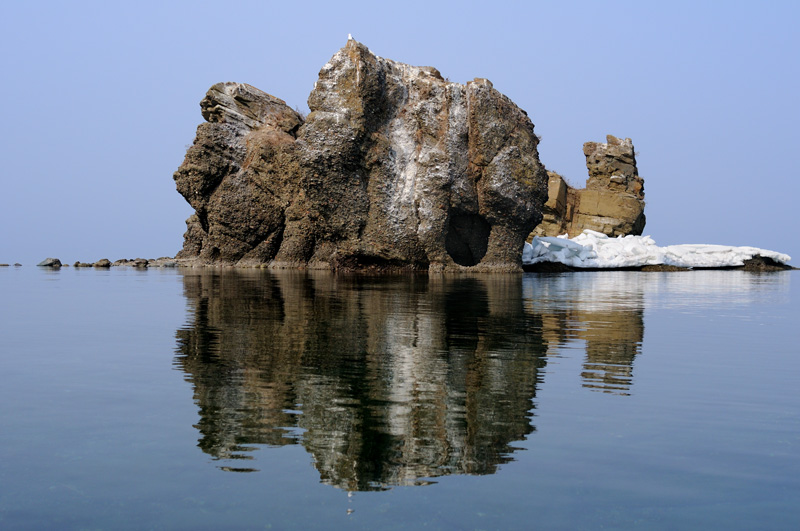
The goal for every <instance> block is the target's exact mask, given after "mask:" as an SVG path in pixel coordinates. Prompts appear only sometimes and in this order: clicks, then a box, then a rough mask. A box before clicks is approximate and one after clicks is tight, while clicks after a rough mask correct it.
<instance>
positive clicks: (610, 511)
mask: <svg viewBox="0 0 800 531" xmlns="http://www.w3.org/2000/svg"><path fill="white" fill-rule="evenodd" d="M798 284H800V277H798V274H797V272H782V273H770V274H752V273H745V272H732V271H697V272H688V273H686V272H684V273H636V272H606V273H602V272H597V273H579V274H555V275H544V274H539V275H537V274H526V275H496V276H495V275H486V276H476V277H464V276H442V277H431V278H429V277H427V276H397V277H358V276H334V275H330V274H301V273H296V272H292V273H280V274H276V273H269V272H262V271H228V272H218V271H206V270H150V271H136V270H132V269H112V270H76V269H73V268H65V269H62V270H60V271H49V270H42V269H37V268H33V267H23V268H3V269H2V270H0V297H2V304H1V305H0V430H1V431H0V528H3V529H149V528H153V529H221V528H226V529H262V528H273V529H286V528H303V529H306V528H321V529H330V528H343V529H350V528H352V529H386V528H389V529H391V528H398V529H400V528H409V527H412V528H418V527H423V526H426V528H429V529H522V528H525V529H529V528H540V529H597V528H603V527H605V528H612V529H628V528H643V529H696V528H716V529H798V528H800V503H798V500H800V346H799V345H800V288H798Z"/></svg>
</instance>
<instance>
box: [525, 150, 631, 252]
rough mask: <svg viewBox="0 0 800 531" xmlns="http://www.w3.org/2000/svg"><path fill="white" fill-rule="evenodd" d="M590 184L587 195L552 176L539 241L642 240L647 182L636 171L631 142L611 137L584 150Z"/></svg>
mask: <svg viewBox="0 0 800 531" xmlns="http://www.w3.org/2000/svg"><path fill="white" fill-rule="evenodd" d="M583 154H584V155H586V167H587V168H588V170H589V179H587V181H586V188H585V189H582V190H580V189H575V188H572V187H571V186H569V185H568V184H567V183H566V182H565V181H564V178H563V177H562V176H561V175H559V174H557V173H554V172H548V178H549V179H548V198H547V202H546V203H545V205H544V209H543V214H544V219H543V221H542V223H541V224H540V225H539V226H538V227H536V230H535V231H534V235H535V236H559V235H561V234H565V233H566V234H569V236H570V237H574V236H577V235H578V234H580V233H581V232H583V231H584V229H591V230H595V231H597V232H602V233H603V234H607V235H608V236H625V235H628V234H634V235H640V234H641V233H642V231H643V230H644V224H645V216H644V180H643V179H642V178H641V177H639V173H638V170H637V169H636V157H635V154H634V149H633V142H631V139H630V138H626V139H625V140H621V139H619V138H616V137H614V136H611V135H608V136H607V137H606V143H605V144H601V143H598V142H587V143H585V144H584V145H583Z"/></svg>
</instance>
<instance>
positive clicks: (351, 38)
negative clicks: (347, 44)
mask: <svg viewBox="0 0 800 531" xmlns="http://www.w3.org/2000/svg"><path fill="white" fill-rule="evenodd" d="M347 40H348V41H352V40H353V35H352V34H351V33H348V34H347Z"/></svg>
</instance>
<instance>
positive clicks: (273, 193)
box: [175, 39, 547, 271]
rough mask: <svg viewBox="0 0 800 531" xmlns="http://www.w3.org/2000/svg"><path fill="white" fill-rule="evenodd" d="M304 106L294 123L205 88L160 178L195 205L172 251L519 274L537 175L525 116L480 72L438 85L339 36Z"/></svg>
mask: <svg viewBox="0 0 800 531" xmlns="http://www.w3.org/2000/svg"><path fill="white" fill-rule="evenodd" d="M308 106H309V109H310V110H311V112H310V114H309V115H308V118H307V120H306V121H305V123H303V122H302V119H301V117H300V116H299V115H298V114H297V113H296V112H294V111H292V110H291V109H289V108H288V106H286V104H285V103H284V102H283V101H281V100H279V99H278V98H275V97H274V96H270V95H269V94H266V93H264V92H262V91H260V90H258V89H255V88H253V87H250V86H249V85H244V84H236V83H223V84H218V85H215V86H214V87H212V89H211V90H209V92H208V94H207V96H206V98H205V99H204V100H203V103H202V104H201V107H202V109H203V116H204V117H205V118H206V120H208V122H207V123H206V124H202V125H201V126H200V127H199V128H198V134H197V138H196V139H195V143H194V145H193V146H192V148H191V149H190V150H189V151H188V152H187V157H186V161H185V162H184V164H183V165H182V166H181V167H180V168H179V169H178V171H177V172H176V173H175V181H176V183H177V186H178V190H179V191H180V192H181V194H183V195H184V197H185V198H186V199H187V201H189V203H190V204H191V205H192V206H193V207H194V208H195V210H196V214H195V215H194V216H192V217H191V218H190V219H189V220H187V225H188V227H189V230H188V231H187V233H186V235H185V243H184V249H183V250H182V251H181V253H179V257H180V258H187V259H194V260H197V261H198V262H201V263H223V264H238V265H245V264H249V265H256V264H268V265H270V266H271V267H314V268H330V269H341V268H356V269H357V268H365V267H367V268H370V267H375V268H379V269H383V268H416V269H432V270H461V269H467V270H472V271H475V270H487V271H499V270H504V271H507V270H519V268H520V257H521V252H522V245H523V242H524V239H525V237H526V236H527V235H528V233H529V232H530V231H531V230H532V229H533V227H534V226H535V225H536V224H537V223H538V222H539V221H540V219H541V212H540V211H541V206H542V203H543V201H544V199H545V198H546V194H547V188H546V186H547V175H546V172H545V170H544V167H543V166H542V164H541V163H540V161H539V156H538V152H537V144H538V139H537V137H536V135H534V133H533V124H532V123H531V121H530V119H529V118H528V116H527V114H526V113H525V112H524V111H522V110H521V109H519V108H518V107H517V106H516V105H514V103H513V102H511V100H509V99H508V98H507V97H506V96H504V95H502V94H500V93H499V92H498V91H496V90H495V89H494V87H493V86H492V84H491V83H490V82H489V81H488V80H483V79H476V80H474V81H472V82H469V83H467V84H466V85H462V84H458V83H452V82H449V81H447V80H445V79H444V78H443V77H442V75H441V74H440V73H439V71H438V70H436V69H435V68H432V67H416V66H410V65H406V64H403V63H398V62H395V61H392V60H390V59H384V58H382V57H379V56H377V55H375V54H373V53H372V52H371V51H370V50H369V49H368V48H367V47H366V46H364V45H363V44H361V43H359V42H357V41H355V40H353V39H349V40H348V41H347V44H346V45H345V46H344V47H343V48H342V49H341V50H339V51H338V52H337V53H336V54H334V56H333V57H332V58H331V60H330V61H328V63H326V64H325V65H324V66H323V67H322V69H321V70H320V73H319V78H318V80H317V82H316V83H315V85H314V90H313V91H312V92H311V94H310V96H309V98H308ZM301 124H302V125H301Z"/></svg>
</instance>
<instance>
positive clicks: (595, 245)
mask: <svg viewBox="0 0 800 531" xmlns="http://www.w3.org/2000/svg"><path fill="white" fill-rule="evenodd" d="M789 260H791V257H790V256H789V255H786V254H783V253H778V252H775V251H769V250H767V249H759V248H756V247H731V246H727V245H710V244H685V245H668V246H665V247H659V246H658V245H656V242H655V241H654V240H653V239H652V238H651V237H650V236H620V237H616V238H611V237H609V236H607V235H605V234H602V233H600V232H595V231H592V230H585V231H583V233H581V234H579V235H578V236H576V237H575V238H571V239H570V238H567V237H566V235H563V236H559V237H534V238H533V240H532V242H531V243H525V247H524V249H523V252H522V264H523V269H525V270H526V271H547V270H550V271H559V270H560V271H570V270H587V269H588V270H593V269H644V270H648V269H653V270H677V269H732V268H742V269H752V270H760V271H763V270H782V269H793V268H792V267H791V266H790V265H789V264H788V262H789Z"/></svg>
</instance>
